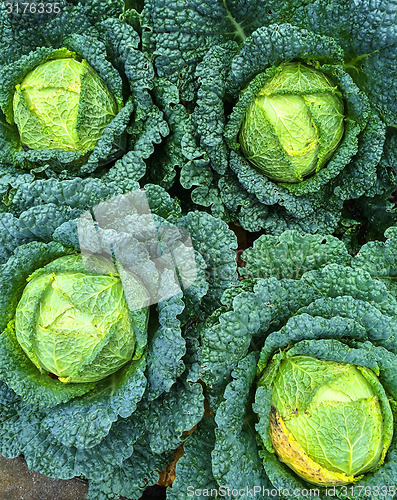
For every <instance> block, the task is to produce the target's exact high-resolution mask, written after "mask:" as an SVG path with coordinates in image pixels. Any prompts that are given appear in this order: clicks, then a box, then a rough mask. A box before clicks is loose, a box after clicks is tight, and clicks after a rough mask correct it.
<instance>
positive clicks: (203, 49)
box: [142, 0, 397, 234]
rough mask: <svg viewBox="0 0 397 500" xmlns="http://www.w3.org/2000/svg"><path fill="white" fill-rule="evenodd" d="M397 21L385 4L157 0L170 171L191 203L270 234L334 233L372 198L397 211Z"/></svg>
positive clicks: (154, 21) (149, 40)
mask: <svg viewBox="0 0 397 500" xmlns="http://www.w3.org/2000/svg"><path fill="white" fill-rule="evenodd" d="M395 15H396V9H395V6H394V4H390V3H389V2H384V1H382V0H379V1H377V2H369V3H368V2H355V1H344V0H343V1H338V0H335V1H332V2H328V1H325V0H324V1H321V0H318V1H314V2H311V1H310V2H307V1H294V0H291V1H289V2H282V3H280V2H264V1H255V0H252V1H249V0H241V1H238V2H222V1H217V2H204V3H203V2H196V1H195V0H191V1H189V2H178V1H176V2H172V3H170V2H167V1H158V0H156V1H151V0H149V1H148V2H147V3H146V5H145V8H144V11H143V13H142V18H143V21H142V22H143V23H146V25H147V26H148V27H150V32H149V30H148V33H147V34H146V37H145V39H144V40H145V43H146V46H147V47H148V50H150V51H151V52H152V54H153V60H154V64H155V67H156V70H157V72H158V74H159V76H160V77H161V78H160V80H159V81H158V82H156V90H157V91H158V94H159V95H160V97H159V98H158V100H159V101H161V105H162V106H163V109H165V114H166V115H167V116H169V122H170V124H171V128H172V130H173V136H172V142H173V148H172V151H173V154H171V155H170V159H169V162H170V163H171V164H173V165H178V166H179V167H181V184H182V186H183V187H184V188H185V189H187V190H189V191H191V199H192V201H193V203H194V204H196V205H200V206H204V207H211V210H212V211H213V213H214V214H217V215H220V216H222V217H224V218H226V219H233V220H239V221H240V223H241V225H242V226H243V227H244V228H246V229H247V230H249V231H259V230H261V229H264V230H265V231H267V232H268V233H273V234H280V233H281V232H282V231H284V230H285V229H297V230H299V231H301V232H310V233H314V232H318V231H320V232H323V233H324V232H333V231H335V229H336V228H337V226H338V224H339V222H340V220H341V216H342V210H343V208H344V204H346V203H345V202H347V201H349V200H357V199H360V198H361V197H366V198H369V199H373V200H375V204H377V205H382V206H383V207H384V210H387V209H388V208H391V207H390V206H388V205H387V199H388V197H389V196H390V194H391V192H392V191H393V188H394V186H395V151H394V153H393V158H394V159H393V158H392V159H391V158H390V157H389V155H388V153H387V150H388V144H389V143H390V141H394V140H395V125H396V113H397V109H396V104H395V103H396V94H395V92H396V90H395V89H396V86H395V78H396V68H395V65H394V64H392V63H391V61H392V60H393V59H394V58H395V51H396V48H395V47H396V43H397V34H396V28H395ZM164 96H167V97H164ZM183 109H185V112H184V111H183ZM170 140H171V139H170ZM278 169H279V170H280V171H279V170H278ZM348 208H349V210H351V213H350V215H349V216H350V217H351V218H354V217H355V216H357V217H359V216H358V215H357V213H358V212H357V211H356V209H355V207H354V208H353V209H352V207H351V206H350V205H349V206H348ZM361 215H363V214H361ZM344 217H346V215H345V214H344ZM363 219H365V215H364V217H363Z"/></svg>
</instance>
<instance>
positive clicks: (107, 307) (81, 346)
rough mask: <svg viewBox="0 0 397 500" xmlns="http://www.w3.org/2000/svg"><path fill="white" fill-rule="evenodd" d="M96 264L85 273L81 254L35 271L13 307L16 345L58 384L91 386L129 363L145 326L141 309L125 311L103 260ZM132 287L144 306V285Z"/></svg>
mask: <svg viewBox="0 0 397 500" xmlns="http://www.w3.org/2000/svg"><path fill="white" fill-rule="evenodd" d="M97 262H98V263H99V264H100V266H101V268H102V270H103V273H97V272H90V271H89V270H86V269H85V266H84V263H83V260H82V258H81V256H65V257H61V258H59V259H57V260H55V261H53V262H52V263H50V264H48V265H47V266H45V267H43V268H41V269H38V270H37V271H35V272H34V273H33V274H32V275H31V277H30V278H29V281H28V284H27V285H26V287H25V289H24V291H23V294H22V297H21V299H20V301H19V304H18V306H17V310H16V316H15V330H16V337H17V339H18V342H19V343H20V345H21V346H22V348H23V350H24V351H25V353H26V354H27V356H28V357H29V358H30V360H31V361H32V362H33V363H34V364H35V365H36V367H37V368H38V369H39V370H40V371H42V372H48V373H49V374H52V375H56V376H57V377H58V378H59V380H60V381H61V382H94V381H98V380H101V379H103V378H105V377H106V376H108V375H110V374H112V373H114V372H116V371H117V370H118V369H119V368H121V367H122V366H123V365H125V364H126V363H127V362H128V361H130V360H131V359H133V357H134V354H135V347H136V337H137V335H141V334H142V332H143V331H144V330H145V329H146V327H147V315H148V310H147V308H145V307H142V308H141V309H137V310H135V311H130V310H129V308H128V305H127V302H126V299H125V294H124V290H123V285H122V283H121V280H120V276H119V275H118V274H116V273H115V272H114V268H112V266H111V265H110V264H108V263H107V261H106V260H105V259H103V260H98V261H97ZM106 267H108V269H106ZM107 271H108V272H107ZM129 279H130V281H129V287H130V291H131V287H132V280H133V277H130V278H129ZM133 286H134V293H135V303H136V304H138V303H141V304H142V305H144V304H145V301H146V298H147V293H146V291H145V289H144V287H143V286H142V285H141V284H140V283H139V282H138V281H137V280H134V283H133Z"/></svg>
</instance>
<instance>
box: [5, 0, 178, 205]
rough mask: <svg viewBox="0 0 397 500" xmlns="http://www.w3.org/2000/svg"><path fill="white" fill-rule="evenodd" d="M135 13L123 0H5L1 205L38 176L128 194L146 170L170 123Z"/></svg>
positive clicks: (42, 179)
mask: <svg viewBox="0 0 397 500" xmlns="http://www.w3.org/2000/svg"><path fill="white" fill-rule="evenodd" d="M15 8H16V7H15ZM19 8H20V9H24V8H25V9H26V6H25V7H24V5H23V4H20V3H19ZM130 15H131V11H130V10H128V7H127V6H126V5H125V4H124V2H120V1H118V0H117V1H113V0H107V1H105V2H103V1H97V0H94V1H90V2H84V1H83V2H67V1H65V0H61V1H60V2H59V13H58V14H57V15H55V14H51V13H43V14H41V15H39V14H38V13H36V14H35V13H30V11H29V9H27V12H25V14H24V15H17V14H16V13H15V15H9V14H8V13H7V8H6V6H5V4H2V5H0V195H1V197H2V201H3V211H4V210H5V208H4V204H6V205H8V206H12V205H15V202H14V201H13V196H14V194H15V192H16V190H17V189H18V188H19V187H20V186H23V187H26V186H28V185H30V184H32V183H33V184H34V183H35V182H37V181H45V180H52V179H58V180H59V181H60V182H61V181H63V180H65V179H73V178H78V179H80V183H84V182H85V181H86V179H87V178H88V177H90V176H95V177H100V178H103V179H104V183H105V184H109V183H111V182H116V183H117V184H118V187H119V190H120V192H123V191H124V192H126V191H128V190H130V189H132V186H133V185H134V183H135V182H136V181H137V180H139V179H141V178H142V177H143V176H144V175H145V173H146V170H147V168H148V165H147V162H149V161H150V157H151V156H152V154H153V151H154V145H156V144H158V143H160V142H161V141H162V138H163V137H165V136H166V135H167V134H168V133H169V128H168V125H167V123H166V122H165V120H164V118H163V114H162V112H161V111H160V110H159V109H158V107H157V106H156V105H155V104H154V102H153V99H152V97H151V95H150V91H151V89H152V87H153V79H154V70H153V67H152V64H151V62H150V61H149V58H148V57H147V56H146V55H145V54H144V53H143V52H142V50H141V49H140V44H141V38H140V27H139V24H134V26H135V28H134V27H133V26H132V25H131V24H130V23H129V22H128V21H127V19H129V18H130ZM148 170H150V168H149V169H148ZM155 182H157V180H156V181H155ZM167 182H169V180H168V181H164V184H166V183H167ZM23 187H22V189H23Z"/></svg>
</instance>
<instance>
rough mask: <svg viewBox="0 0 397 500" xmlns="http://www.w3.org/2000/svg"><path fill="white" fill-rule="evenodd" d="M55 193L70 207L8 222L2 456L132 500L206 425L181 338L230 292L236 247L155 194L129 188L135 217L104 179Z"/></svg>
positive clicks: (194, 354) (0, 389)
mask: <svg viewBox="0 0 397 500" xmlns="http://www.w3.org/2000/svg"><path fill="white" fill-rule="evenodd" d="M53 182H54V186H56V187H57V189H58V190H59V192H58V196H59V197H60V196H61V195H60V192H62V196H63V202H64V203H63V204H61V203H60V202H58V204H55V203H53V202H50V201H48V200H47V202H45V200H43V199H39V200H40V201H39V203H38V204H37V205H36V206H31V207H30V208H29V209H27V210H25V211H23V212H22V213H21V214H20V216H18V217H16V216H15V215H12V214H11V213H3V214H1V216H0V224H1V225H2V228H3V231H2V234H1V236H0V239H1V244H0V262H1V268H0V283H1V287H2V294H1V296H0V331H1V335H0V453H1V454H2V455H3V456H4V457H7V458H14V457H17V456H19V455H23V456H24V458H25V459H26V461H27V464H28V466H29V468H30V469H33V470H36V471H39V472H41V473H43V474H45V475H47V476H49V477H52V478H57V479H67V478H72V477H75V476H77V477H82V478H84V479H87V480H88V482H89V493H88V498H92V499H93V500H94V499H95V500H99V499H100V500H108V499H109V500H110V499H114V498H119V497H120V496H125V497H128V498H131V499H138V498H140V497H141V495H142V493H143V491H144V490H145V488H146V487H147V486H150V485H153V484H155V483H156V482H157V481H158V478H159V472H160V471H162V470H163V469H165V467H166V466H167V465H168V464H169V463H170V461H171V459H172V457H173V453H174V450H175V449H176V448H177V447H178V446H179V445H180V444H181V443H182V442H183V441H184V440H185V438H186V437H185V432H187V431H190V430H191V429H192V428H193V427H194V426H195V425H196V424H197V423H198V422H199V421H200V420H201V418H202V416H203V414H204V395H203V388H202V385H201V383H200V382H199V377H198V367H199V343H198V335H197V334H191V332H189V334H188V335H185V333H187V329H186V326H187V325H189V324H195V323H197V322H199V321H200V320H202V319H203V318H204V317H206V316H207V315H208V314H210V313H211V312H212V311H213V310H214V308H216V307H217V306H219V305H220V297H221V295H222V293H223V291H224V290H225V289H226V288H228V287H229V286H230V285H231V284H232V283H236V262H235V251H234V249H235V248H236V238H235V236H234V234H233V233H232V232H231V231H230V230H229V229H228V227H227V225H226V224H225V223H224V222H222V221H219V220H217V219H215V218H213V217H212V216H210V215H209V214H205V213H199V212H191V213H190V214H188V215H182V213H181V209H180V207H179V204H178V202H176V201H174V200H173V199H172V198H170V196H169V195H168V194H167V193H166V192H165V191H164V190H163V189H162V188H160V187H159V186H155V185H147V186H146V188H145V190H144V191H143V190H140V189H139V185H138V184H135V191H134V193H135V195H136V196H137V197H138V199H139V200H140V201H141V202H142V203H140V204H135V205H134V204H133V203H131V198H130V197H127V196H119V191H118V190H113V189H114V185H111V184H109V185H108V186H106V191H105V187H104V184H103V182H102V181H101V180H100V179H91V180H88V181H87V182H86V183H83V184H80V183H79V182H78V180H70V181H64V182H63V183H58V182H57V181H56V180H54V181H53ZM42 185H43V186H45V189H46V188H47V187H48V182H47V181H44V182H43V183H42ZM35 186H36V188H37V187H38V186H39V184H35ZM31 188H33V185H31ZM88 188H89V189H88ZM45 189H44V191H45ZM52 193H53V196H57V193H56V189H55V188H54V190H53V192H52ZM88 194H89V196H88ZM130 196H131V195H130ZM52 200H54V198H52ZM104 200H106V201H104ZM145 204H147V206H146V207H145ZM159 251H160V254H159V253H158V252H159Z"/></svg>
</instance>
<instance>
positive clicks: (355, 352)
mask: <svg viewBox="0 0 397 500" xmlns="http://www.w3.org/2000/svg"><path fill="white" fill-rule="evenodd" d="M386 237H387V239H386V241H385V242H372V243H368V244H366V245H364V247H362V249H361V250H360V252H359V254H358V255H357V256H356V257H351V256H350V255H349V253H348V252H347V249H346V248H345V246H344V244H343V243H342V242H341V241H339V240H338V239H336V238H334V237H332V236H321V235H315V236H313V235H308V234H306V235H304V236H301V235H300V234H299V233H298V232H296V231H287V232H285V233H283V234H282V235H281V236H280V237H275V236H269V235H264V236H261V237H260V238H259V239H258V240H256V241H255V243H254V247H253V248H250V249H248V250H246V251H245V252H244V254H243V256H242V258H243V260H244V261H245V263H246V266H245V267H242V268H241V270H240V271H241V275H242V278H243V279H242V280H241V281H240V282H239V284H238V285H237V286H233V287H231V288H229V289H228V290H226V291H225V293H224V295H223V298H222V302H223V307H221V308H220V309H218V310H217V311H215V312H214V313H213V314H212V315H211V316H210V317H209V318H208V319H207V320H206V321H205V322H203V323H202V324H201V325H200V326H198V327H196V328H197V329H198V331H199V332H200V336H201V342H202V349H201V369H200V374H201V378H202V380H203V381H204V382H205V384H206V395H207V398H208V400H209V402H210V406H211V409H212V410H213V412H214V417H208V418H204V420H203V421H202V423H201V424H200V426H199V430H198V432H197V434H196V435H194V436H193V437H192V441H191V443H190V444H189V445H188V446H186V448H185V449H186V455H185V456H184V457H182V459H181V460H180V461H179V463H178V465H177V470H176V481H175V483H174V485H173V489H172V492H171V494H170V498H173V499H178V500H179V499H180V500H182V499H183V498H186V495H187V494H188V493H189V492H190V491H191V489H189V486H190V487H191V488H194V489H196V490H200V491H201V495H202V497H203V498H204V497H205V496H209V493H208V492H209V491H211V489H215V490H216V491H218V492H219V496H222V492H225V491H226V492H227V491H229V492H230V493H229V494H230V495H232V496H235V497H238V496H244V495H245V496H247V498H249V497H250V496H254V492H256V495H257V496H258V497H259V498H270V497H277V498H284V497H289V496H291V495H293V496H294V497H295V498H299V499H303V498H307V496H309V495H310V496H312V497H313V498H316V499H317V500H324V499H325V498H329V497H333V498H342V497H344V498H348V499H350V500H353V499H359V498H360V497H361V495H362V492H363V491H366V492H367V494H368V496H369V498H375V497H376V496H377V495H378V494H379V495H381V496H382V498H385V499H388V500H391V499H392V498H393V497H394V496H395V485H396V477H397V455H396V454H397V431H396V421H397V420H396V418H397V385H396V380H397V342H396V331H397V330H396V328H397V296H396V294H395V284H394V281H395V280H394V276H395V273H396V270H397V266H396V264H397V262H396V258H395V255H396V254H395V248H396V244H397V231H396V228H395V227H393V228H390V229H389V230H388V232H387V233H386ZM196 470H200V474H198V475H197V476H196V479H193V480H192V479H191V478H192V477H193V478H194V477H195V476H194V471H196ZM309 491H310V493H309ZM233 492H234V493H233ZM241 492H244V495H243V493H241ZM247 492H248V493H247Z"/></svg>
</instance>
